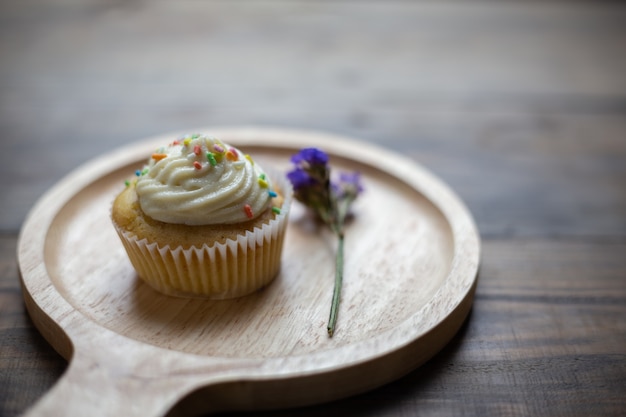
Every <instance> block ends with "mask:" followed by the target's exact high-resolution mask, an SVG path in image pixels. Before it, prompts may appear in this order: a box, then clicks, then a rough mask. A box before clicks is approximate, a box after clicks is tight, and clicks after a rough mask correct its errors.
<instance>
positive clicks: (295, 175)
mask: <svg viewBox="0 0 626 417" xmlns="http://www.w3.org/2000/svg"><path fill="white" fill-rule="evenodd" d="M287 178H288V179H289V181H291V184H292V185H293V188H294V189H295V190H299V189H302V188H306V187H310V186H312V185H314V184H315V180H314V179H313V178H312V177H311V176H310V175H309V173H308V172H306V171H305V170H303V169H302V168H296V169H294V170H293V171H290V172H288V173H287Z"/></svg>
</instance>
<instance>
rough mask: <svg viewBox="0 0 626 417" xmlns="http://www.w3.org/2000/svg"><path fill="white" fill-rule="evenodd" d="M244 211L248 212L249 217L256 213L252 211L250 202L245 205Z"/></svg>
mask: <svg viewBox="0 0 626 417" xmlns="http://www.w3.org/2000/svg"><path fill="white" fill-rule="evenodd" d="M243 211H245V212H246V216H248V218H249V219H251V218H253V217H254V214H253V213H252V207H250V204H246V205H244V206H243Z"/></svg>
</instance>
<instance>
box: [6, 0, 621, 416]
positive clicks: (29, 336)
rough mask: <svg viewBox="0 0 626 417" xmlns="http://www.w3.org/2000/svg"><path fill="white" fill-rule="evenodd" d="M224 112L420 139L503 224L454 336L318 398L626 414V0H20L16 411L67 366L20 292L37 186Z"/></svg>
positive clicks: (10, 392)
mask: <svg viewBox="0 0 626 417" xmlns="http://www.w3.org/2000/svg"><path fill="white" fill-rule="evenodd" d="M224 125H227V126H240V125H262V126H281V127H295V128H305V129H316V130H324V131H329V132H334V133H339V134H344V135H349V136H353V137H356V138H359V139H361V140H363V141H368V142H373V143H377V144H379V145H382V146H386V147H388V148H390V149H392V150H395V151H397V152H401V153H404V154H407V155H409V156H410V157H411V158H413V159H414V160H415V161H416V162H418V163H420V164H422V165H424V166H426V167H427V168H429V169H430V170H432V171H433V172H434V173H435V174H437V175H438V176H440V177H441V178H442V179H444V180H445V181H446V182H447V183H448V184H449V185H450V186H451V187H452V188H454V189H455V190H456V191H457V192H458V194H459V195H460V196H461V197H462V198H463V199H464V200H465V202H466V203H467V205H468V206H469V208H470V210H471V212H472V213H473V215H474V216H475V219H476V222H477V225H478V227H479V229H480V233H481V237H482V240H483V255H482V266H481V272H480V281H479V285H478V289H477V294H476V298H475V304H474V308H473V311H472V313H471V315H470V317H469V318H468V320H467V322H466V324H465V325H464V326H463V328H462V329H461V331H460V332H459V334H458V335H457V336H456V337H455V338H454V339H453V340H452V342H451V343H450V344H449V345H448V346H447V347H446V348H445V349H444V350H443V351H442V352H441V353H440V354H438V355H437V356H436V357H434V358H433V359H432V360H431V361H429V362H428V363H427V364H426V365H424V366H423V367H421V368H419V369H418V370H416V371H414V372H412V373H410V374H409V375H408V376H406V377H404V378H402V379H400V380H398V381H396V382H394V383H391V384H389V385H387V386H385V387H382V388H380V389H377V390H374V391H372V392H369V393H366V394H363V395H360V396H356V397H353V398H348V399H345V400H342V401H338V402H335V403H331V404H325V405H319V406H314V407H310V408H305V409H300V410H297V414H298V415H305V416H329V415H333V416H334V415H337V416H338V415H345V414H347V413H349V412H350V413H355V414H358V415H364V416H406V417H408V416H418V415H419V416H461V415H463V416H468V415H471V416H474V415H476V416H484V415H550V416H591V415H598V416H599V415H602V416H623V415H626V6H624V5H622V4H620V3H619V2H559V3H552V2H551V3H544V2H529V3H526V2H514V1H511V2H475V1H468V2H448V1H446V2H432V3H431V2H410V1H385V2H383V1H381V2H375V1H334V2H330V1H321V2H314V1H291V2H286V1H285V2H282V1H254V2H253V1H236V2H227V1H222V2H213V1H161V2H149V1H99V0H88V1H84V2H78V1H62V0H54V1H43V0H25V1H19V2H11V1H4V0H2V1H0V135H1V136H0V178H2V180H1V181H0V196H1V200H0V415H2V416H7V417H9V416H16V415H19V414H21V413H22V412H23V411H24V410H25V409H26V408H27V407H28V406H29V405H30V404H31V403H32V402H33V401H36V400H37V399H38V398H39V397H40V396H41V395H43V393H44V392H46V391H47V390H48V389H49V388H50V387H51V386H52V384H54V382H55V381H56V380H57V379H58V378H59V376H60V375H61V374H62V372H63V370H64V369H65V366H66V364H65V362H64V360H63V359H62V358H61V357H60V356H59V355H57V354H56V353H55V351H54V350H53V349H52V348H51V347H50V346H49V345H48V344H47V343H46V342H45V340H44V339H43V338H42V337H41V336H40V335H39V333H38V332H37V331H36V329H34V327H33V325H32V323H31V322H30V320H29V318H28V316H27V314H26V312H25V309H24V306H23V302H22V298H21V291H20V287H19V278H18V276H19V275H18V268H17V262H16V259H15V249H16V241H17V236H18V233H19V230H20V226H21V224H22V222H23V220H24V217H25V215H26V213H27V212H28V210H29V208H30V207H31V206H32V205H33V204H34V203H35V201H36V200H37V198H38V197H39V196H40V195H41V194H42V193H43V192H44V191H45V190H46V189H47V188H49V187H50V186H52V185H53V184H54V183H55V182H56V181H58V180H59V179H60V178H61V177H62V176H63V175H64V174H66V173H68V172H69V171H71V170H72V169H73V168H75V167H76V166H77V165H79V164H80V163H82V162H84V161H86V160H88V159H90V158H92V157H95V156H97V155H98V154H99V153H102V152H106V151H108V150H110V149H112V148H115V147H118V146H120V145H122V144H124V143H127V142H131V141H136V140H139V139H142V138H144V137H146V136H149V135H154V134H160V133H164V132H170V131H174V132H186V131H189V130H190V129H193V128H197V127H205V126H207V127H210V126H224ZM295 413H296V412H295V411H294V410H287V411H280V412H267V413H264V414H263V415H266V416H270V415H278V416H287V415H293V414H295ZM257 415H258V414H257Z"/></svg>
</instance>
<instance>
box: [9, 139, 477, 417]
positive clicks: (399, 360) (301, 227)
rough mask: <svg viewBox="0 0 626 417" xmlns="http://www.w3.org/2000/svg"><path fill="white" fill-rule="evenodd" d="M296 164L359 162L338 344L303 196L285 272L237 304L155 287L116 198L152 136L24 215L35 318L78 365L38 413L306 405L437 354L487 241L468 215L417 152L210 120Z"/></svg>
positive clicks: (263, 154)
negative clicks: (129, 250)
mask: <svg viewBox="0 0 626 417" xmlns="http://www.w3.org/2000/svg"><path fill="white" fill-rule="evenodd" d="M200 131H201V132H207V133H210V134H212V135H214V136H216V137H219V138H220V139H222V140H223V141H225V142H227V143H231V144H232V145H235V146H238V147H239V148H241V149H242V150H244V151H245V152H248V153H250V154H251V155H253V156H254V158H255V159H256V160H257V161H258V163H260V164H263V165H267V166H269V165H272V166H274V167H277V168H279V169H284V170H285V171H286V170H287V169H288V168H289V157H290V155H292V154H293V153H295V152H297V150H298V149H299V148H301V147H305V146H316V147H319V148H321V149H323V150H325V151H326V152H328V154H329V155H330V158H331V165H332V167H333V170H334V172H337V171H339V170H358V171H360V172H361V173H362V175H363V182H364V185H365V188H366V190H365V193H364V194H363V195H362V196H361V197H360V198H359V199H358V200H357V202H356V204H355V206H354V213H355V217H354V219H353V220H352V222H351V223H350V224H349V226H348V228H347V235H346V243H345V254H346V258H345V278H344V284H343V289H342V299H341V305H340V309H339V320H338V323H337V329H336V333H335V335H334V337H333V338H329V337H328V336H327V334H326V324H327V319H328V312H329V308H330V301H331V295H332V287H333V279H334V277H333V274H334V272H333V271H334V249H335V242H334V239H333V238H332V235H331V234H330V233H328V232H326V231H325V230H324V229H320V228H318V227H317V226H316V225H315V223H314V222H312V221H311V219H310V217H309V216H308V215H307V213H306V211H305V210H304V208H303V207H302V206H300V205H299V204H298V203H294V205H293V207H292V211H291V213H290V222H289V228H288V232H287V236H286V242H285V248H284V252H283V258H282V270H281V273H280V275H279V276H278V278H277V279H276V280H275V281H274V282H273V283H272V284H271V285H270V286H268V287H267V288H265V289H263V290H261V291H259V292H257V293H255V294H253V295H250V296H246V297H243V298H239V299H235V300H226V301H208V300H199V299H185V298H173V297H168V296H164V295H161V294H159V293H157V292H155V291H154V290H152V289H151V288H150V287H148V286H147V285H145V284H144V283H142V282H141V281H140V280H139V279H138V278H137V276H136V274H135V272H134V270H133V269H132V267H131V265H130V262H129V261H128V259H127V258H126V254H125V252H124V250H123V248H122V245H121V243H120V242H119V240H118V238H117V236H116V234H115V232H114V230H113V227H112V225H111V222H110V217H109V216H110V207H111V202H112V200H113V198H114V196H115V195H116V194H117V193H118V192H120V191H121V190H122V188H123V187H124V185H123V182H124V180H125V179H126V178H129V177H131V176H132V175H133V173H134V171H135V170H136V169H137V168H139V167H141V166H142V164H143V163H144V162H145V161H146V159H147V157H148V156H149V155H150V153H151V152H152V151H153V150H154V149H155V148H156V147H158V146H160V145H163V144H166V143H169V142H171V140H173V139H174V138H175V135H167V136H160V137H154V138H151V139H148V140H145V141H142V142H140V143H137V144H133V145H129V146H127V147H125V148H122V149H119V150H116V151H113V152H111V153H109V154H107V155H104V156H102V157H100V158H97V159H95V160H93V161H90V162H88V163H86V164H85V165H83V166H81V167H79V168H77V169H76V170H75V171H74V172H72V173H71V174H69V175H68V176H67V177H66V178H65V179H63V180H62V181H60V182H59V183H58V184H57V185H56V186H55V187H54V188H53V189H51V190H50V191H49V192H48V193H47V194H45V195H44V196H43V197H42V198H41V199H40V201H39V202H38V203H37V204H36V206H35V207H34V208H33V209H32V211H31V213H30V214H29V216H28V218H27V220H26V222H25V223H24V226H23V229H22V232H21V235H20V239H19V243H18V262H19V268H20V272H21V277H22V285H23V293H24V298H25V301H26V306H27V309H28V311H29V313H30V315H31V316H32V319H33V321H34V323H35V325H36V326H37V328H38V329H39V330H40V331H41V333H42V334H43V335H44V336H45V338H46V339H47V340H48V341H49V342H50V343H51V344H52V346H54V348H55V349H56V350H57V351H58V352H59V353H60V354H61V355H63V356H64V357H65V358H67V360H68V361H69V367H68V370H67V371H66V373H65V374H64V376H63V377H62V378H61V380H60V381H59V382H58V383H57V384H56V385H55V386H54V387H53V388H52V389H51V391H50V392H49V393H48V394H47V395H46V396H44V398H43V399H42V400H40V401H39V402H38V403H37V404H36V405H35V406H34V407H33V408H32V409H30V410H29V412H28V413H27V415H29V416H44V415H45V416H55V415H58V416H68V417H69V416H87V415H88V416H119V415H124V416H163V415H166V414H167V413H168V412H170V413H172V411H171V410H172V407H174V406H175V405H176V408H175V412H176V413H181V414H185V415H197V414H200V413H206V412H212V411H218V410H232V409H239V410H253V409H266V408H278V407H293V406H302V405H307V404H313V403H319V402H325V401H330V400H333V399H337V398H341V397H345V396H349V395H352V394H356V393H360V392H363V391H366V390H369V389H372V388H375V387H377V386H380V385H382V384H385V383H387V382H389V381H392V380H394V379H396V378H398V377H400V376H402V375H404V374H405V373H407V372H409V371H410V370H412V369H414V368H415V367H417V366H419V365H420V364H422V363H423V362H425V361H426V360H427V359H429V358H430V357H432V356H433V355H434V354H435V353H436V352H437V351H439V350H440V349H441V348H442V347H443V346H444V345H445V344H446V343H447V342H448V341H449V340H450V339H451V337H452V336H453V335H454V334H455V333H456V331H457V330H458V329H459V327H460V325H461V324H462V322H463V321H464V319H465V317H466V316H467V314H468V312H469V310H470V308H471V304H472V300H473V294H474V289H475V286H476V280H477V270H478V263H479V246H480V243H479V237H478V233H477V230H476V228H475V225H474V222H473V220H472V218H471V215H470V213H469V212H468V211H467V209H466V208H465V206H464V205H463V203H462V202H461V201H460V200H459V199H458V197H457V196H456V195H455V194H454V193H453V192H452V191H451V190H450V189H449V188H448V187H447V186H446V185H445V184H443V183H442V182H441V181H440V180H438V179H437V178H436V177H434V176H433V175H431V174H430V173H429V172H427V171H426V170H424V169H423V168H421V167H420V166H418V165H416V164H415V163H413V162H412V161H410V160H408V159H406V158H404V157H402V156H399V155H397V154H394V153H392V152H389V151H388V150H385V149H382V148H378V147H374V146H372V145H368V144H364V143H361V142H358V141H354V140H351V139H347V138H343V137H337V136H332V135H328V134H322V133H316V132H302V131H291V130H280V129H267V128H265V129H259V128H238V129H204V130H200Z"/></svg>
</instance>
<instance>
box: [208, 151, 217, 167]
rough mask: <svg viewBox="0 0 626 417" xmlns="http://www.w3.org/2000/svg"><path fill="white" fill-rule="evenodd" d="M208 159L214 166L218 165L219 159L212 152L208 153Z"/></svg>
mask: <svg viewBox="0 0 626 417" xmlns="http://www.w3.org/2000/svg"><path fill="white" fill-rule="evenodd" d="M206 159H207V160H208V161H209V163H210V164H211V166H212V167H214V166H215V165H217V160H216V159H215V155H214V154H212V153H211V152H207V153H206Z"/></svg>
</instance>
